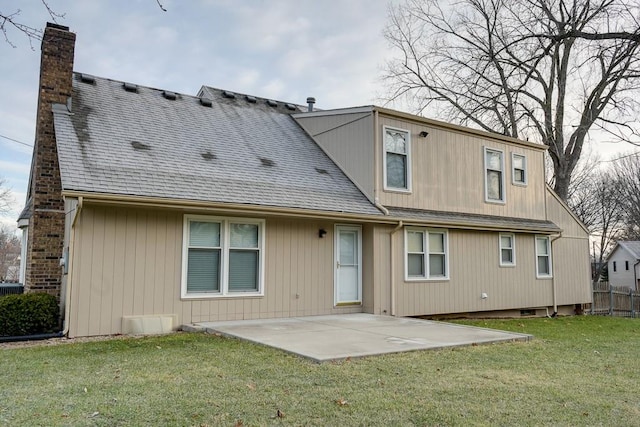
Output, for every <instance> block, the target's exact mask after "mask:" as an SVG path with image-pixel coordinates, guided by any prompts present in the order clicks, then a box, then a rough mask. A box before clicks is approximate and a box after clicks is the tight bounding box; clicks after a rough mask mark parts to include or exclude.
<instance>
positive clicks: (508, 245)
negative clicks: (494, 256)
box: [500, 233, 516, 267]
mask: <svg viewBox="0 0 640 427" xmlns="http://www.w3.org/2000/svg"><path fill="white" fill-rule="evenodd" d="M500 265H501V266H502V267H513V266H515V265H516V238H515V235H513V234H510V233H509V234H507V233H503V234H500Z"/></svg>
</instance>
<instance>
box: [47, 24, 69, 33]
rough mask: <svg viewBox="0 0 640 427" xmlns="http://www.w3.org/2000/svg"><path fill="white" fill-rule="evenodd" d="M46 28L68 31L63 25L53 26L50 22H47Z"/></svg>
mask: <svg viewBox="0 0 640 427" xmlns="http://www.w3.org/2000/svg"><path fill="white" fill-rule="evenodd" d="M47 28H55V29H56V30H62V31H69V27H65V26H64V25H59V24H54V23H52V22H47Z"/></svg>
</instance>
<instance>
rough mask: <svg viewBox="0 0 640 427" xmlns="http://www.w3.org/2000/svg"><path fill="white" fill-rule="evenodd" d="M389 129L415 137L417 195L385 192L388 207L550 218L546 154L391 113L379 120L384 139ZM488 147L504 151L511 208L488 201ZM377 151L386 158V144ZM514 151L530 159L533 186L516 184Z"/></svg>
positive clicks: (414, 189)
mask: <svg viewBox="0 0 640 427" xmlns="http://www.w3.org/2000/svg"><path fill="white" fill-rule="evenodd" d="M384 126H390V127H393V128H397V129H404V130H407V131H409V133H410V134H411V165H412V167H411V170H412V179H411V181H412V191H411V193H402V192H394V191H380V196H379V197H380V201H381V203H382V204H383V205H386V206H397V207H406V208H414V209H428V210H438V211H450V212H465V213H475V214H484V215H500V216H508V217H516V218H529V219H544V218H545V212H544V201H545V200H544V188H545V187H544V185H545V184H544V167H543V160H544V157H543V151H542V150H538V149H535V148H529V147H526V146H523V145H517V144H511V143H508V142H506V141H503V140H498V139H495V140H493V139H491V138H488V137H481V136H478V135H473V134H470V133H463V132H456V131H452V130H449V129H440V128H437V127H429V126H426V125H425V124H422V123H419V122H410V121H406V120H399V119H394V118H392V117H389V116H385V115H380V116H379V123H378V126H377V132H379V134H380V136H381V138H380V140H381V141H382V135H383V129H384ZM425 130H426V131H427V132H429V135H428V136H427V137H426V138H425V137H420V136H419V134H420V132H422V131H425ZM381 144H382V143H381ZM485 146H486V147H487V148H493V149H498V150H501V151H502V152H503V155H504V170H503V174H504V182H505V196H506V203H505V204H497V203H486V202H485V189H484V174H485V171H484V157H483V156H484V154H483V147H485ZM377 149H378V150H379V152H380V156H383V155H384V153H383V148H382V145H380V146H379V147H377ZM512 153H516V154H521V155H525V156H526V159H527V174H528V177H527V182H528V185H527V186H520V185H513V184H512V176H511V175H512V170H511V165H512V162H511V154H512ZM380 163H381V164H382V163H383V162H380ZM382 177H383V174H382V170H380V173H379V174H378V183H377V185H378V188H380V189H382V188H384V186H383V182H382V179H383V178H382Z"/></svg>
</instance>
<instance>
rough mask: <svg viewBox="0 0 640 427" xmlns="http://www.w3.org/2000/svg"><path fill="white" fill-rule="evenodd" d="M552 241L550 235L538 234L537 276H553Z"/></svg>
mask: <svg viewBox="0 0 640 427" xmlns="http://www.w3.org/2000/svg"><path fill="white" fill-rule="evenodd" d="M551 275H552V273H551V242H550V241H549V237H548V236H536V277H538V278H549V277H551Z"/></svg>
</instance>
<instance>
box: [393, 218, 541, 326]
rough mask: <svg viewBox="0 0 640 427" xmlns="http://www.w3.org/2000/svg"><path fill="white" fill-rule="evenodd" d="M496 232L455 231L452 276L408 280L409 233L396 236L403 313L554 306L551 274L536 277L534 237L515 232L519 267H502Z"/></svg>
mask: <svg viewBox="0 0 640 427" xmlns="http://www.w3.org/2000/svg"><path fill="white" fill-rule="evenodd" d="M498 235H499V233H494V232H475V231H464V230H449V277H450V279H449V280H434V281H405V280H404V233H403V232H399V233H397V234H396V235H395V238H396V242H397V243H396V245H395V246H396V248H398V249H396V250H395V254H394V255H395V257H394V258H395V259H394V261H395V263H396V265H398V266H400V267H399V268H397V270H396V273H395V280H396V281H397V315H398V316H417V315H432V314H443V313H464V312H474V311H492V310H508V309H520V308H530V307H544V306H551V305H552V304H553V301H552V298H553V296H552V285H551V279H544V280H540V279H536V270H535V268H536V267H535V253H534V236H533V235H530V234H519V233H516V234H515V247H516V267H500V266H499V250H498ZM482 293H486V294H487V296H488V297H487V298H486V299H482V298H481V295H482Z"/></svg>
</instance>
